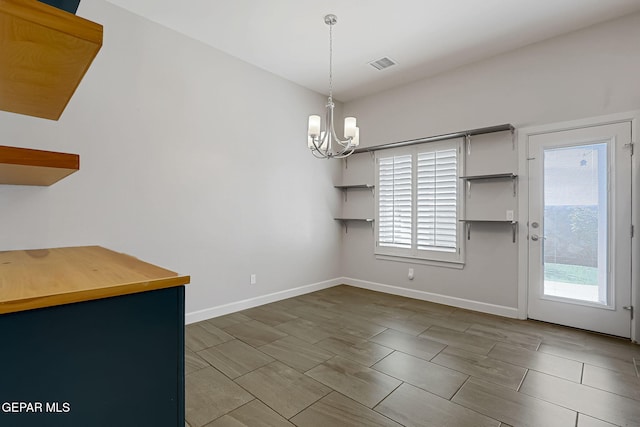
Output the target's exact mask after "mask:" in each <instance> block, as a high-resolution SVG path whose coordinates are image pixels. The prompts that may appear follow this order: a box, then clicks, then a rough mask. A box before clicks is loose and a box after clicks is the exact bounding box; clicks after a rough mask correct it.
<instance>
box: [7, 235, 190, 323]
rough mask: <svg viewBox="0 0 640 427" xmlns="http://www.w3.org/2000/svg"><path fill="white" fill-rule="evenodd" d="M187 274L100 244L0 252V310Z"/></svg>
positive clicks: (96, 295) (162, 282)
mask: <svg viewBox="0 0 640 427" xmlns="http://www.w3.org/2000/svg"><path fill="white" fill-rule="evenodd" d="M189 281H190V277H189V276H180V275H178V273H175V272H173V271H170V270H166V269H164V268H161V267H157V266H155V265H153V264H149V263H146V262H143V261H140V260H139V259H137V258H134V257H132V256H129V255H126V254H122V253H118V252H114V251H111V250H109V249H105V248H102V247H100V246H81V247H71V248H55V249H36V250H19V251H4V252H0V314H5V313H13V312H18V311H25V310H32V309H36V308H43V307H51V306H56V305H62V304H69V303H75V302H82V301H89V300H95V299H100V298H108V297H115V296H119V295H127V294H134V293H138V292H146V291H152V290H156V289H164V288H171V287H174V286H181V285H185V284H187V283H189Z"/></svg>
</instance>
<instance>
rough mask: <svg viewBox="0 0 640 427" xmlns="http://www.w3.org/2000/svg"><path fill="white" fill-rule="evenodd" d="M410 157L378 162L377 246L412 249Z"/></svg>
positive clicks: (395, 157)
mask: <svg viewBox="0 0 640 427" xmlns="http://www.w3.org/2000/svg"><path fill="white" fill-rule="evenodd" d="M411 160H412V159H411V155H410V154H408V155H404V156H393V157H384V158H381V159H379V162H378V245H380V246H387V247H392V248H411V236H412V233H411V231H412V221H411V216H412V203H411V202H412V197H411V193H412V186H411V182H412V175H413V174H412V170H411V169H412V162H411Z"/></svg>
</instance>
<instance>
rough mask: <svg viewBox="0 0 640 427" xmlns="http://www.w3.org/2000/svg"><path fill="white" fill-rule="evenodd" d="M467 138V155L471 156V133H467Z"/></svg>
mask: <svg viewBox="0 0 640 427" xmlns="http://www.w3.org/2000/svg"><path fill="white" fill-rule="evenodd" d="M465 138H466V140H467V156H470V155H471V135H469V134H467V135H466V136H465Z"/></svg>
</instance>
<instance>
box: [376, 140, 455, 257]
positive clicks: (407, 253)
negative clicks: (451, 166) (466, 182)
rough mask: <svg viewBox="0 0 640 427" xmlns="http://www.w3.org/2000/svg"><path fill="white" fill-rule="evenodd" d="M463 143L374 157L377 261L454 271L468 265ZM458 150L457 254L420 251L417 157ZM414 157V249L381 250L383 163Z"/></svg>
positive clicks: (419, 147) (398, 150)
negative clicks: (423, 265)
mask: <svg viewBox="0 0 640 427" xmlns="http://www.w3.org/2000/svg"><path fill="white" fill-rule="evenodd" d="M463 147H464V139H463V138H455V139H450V140H445V141H435V142H425V143H422V144H416V145H412V146H409V147H399V148H391V149H386V150H380V151H377V152H376V153H375V162H374V164H375V183H376V189H377V191H376V197H375V202H374V203H375V223H374V224H375V227H374V245H375V248H374V253H375V256H376V258H377V259H385V260H391V261H400V262H411V263H420V264H428V265H438V266H445V267H452V268H462V267H463V266H464V262H465V258H464V255H465V248H464V246H465V245H464V224H463V222H462V221H460V220H461V219H462V213H463V212H464V201H465V197H464V186H463V185H462V183H461V180H460V177H461V176H463V171H464V158H465V156H464V152H463ZM454 148H455V150H456V250H455V251H452V252H446V251H438V250H424V249H418V245H417V239H418V237H417V230H418V224H417V216H418V215H417V204H418V200H417V194H418V180H417V175H418V154H420V153H426V152H434V151H441V150H450V149H454ZM407 154H410V155H411V165H412V166H411V248H396V247H389V246H381V245H380V244H379V239H380V235H379V233H380V230H379V227H380V193H381V187H380V159H383V158H389V157H395V156H403V155H407Z"/></svg>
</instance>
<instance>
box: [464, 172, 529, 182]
mask: <svg viewBox="0 0 640 427" xmlns="http://www.w3.org/2000/svg"><path fill="white" fill-rule="evenodd" d="M517 176H518V175H516V174H515V173H511V172H509V173H496V174H491V175H472V176H461V177H460V179H464V180H467V181H477V180H481V179H505V178H506V179H514V178H516V177H517Z"/></svg>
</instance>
